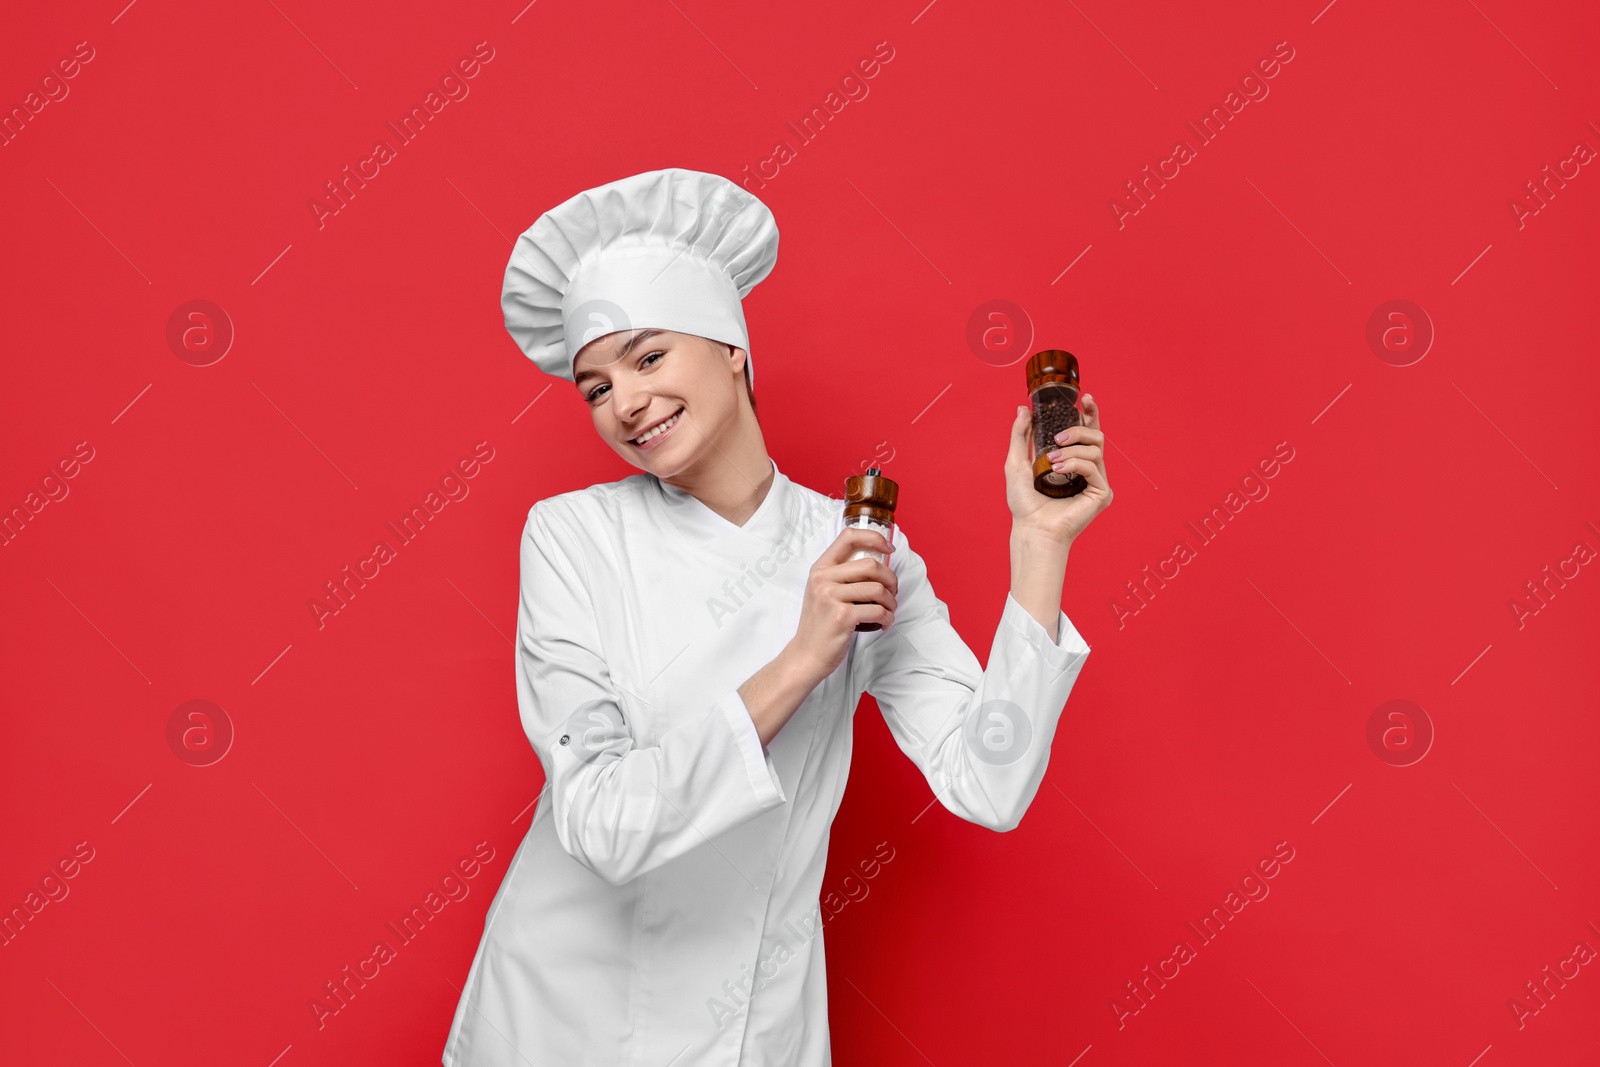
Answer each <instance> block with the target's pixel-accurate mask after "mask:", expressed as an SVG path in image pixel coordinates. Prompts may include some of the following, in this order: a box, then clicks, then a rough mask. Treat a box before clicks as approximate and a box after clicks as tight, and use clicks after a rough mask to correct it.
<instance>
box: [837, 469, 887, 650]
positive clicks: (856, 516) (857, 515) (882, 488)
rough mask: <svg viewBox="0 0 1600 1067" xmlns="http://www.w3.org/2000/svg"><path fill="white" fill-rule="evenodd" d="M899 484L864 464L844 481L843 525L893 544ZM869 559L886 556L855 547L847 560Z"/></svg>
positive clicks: (866, 626) (864, 626) (869, 625)
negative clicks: (868, 531) (870, 532)
mask: <svg viewBox="0 0 1600 1067" xmlns="http://www.w3.org/2000/svg"><path fill="white" fill-rule="evenodd" d="M899 496H900V486H899V485H898V484H896V483H895V481H894V479H892V478H886V477H884V475H883V472H882V471H880V470H878V468H877V467H868V468H867V472H866V473H865V474H861V475H857V476H856V477H853V478H846V479H845V480H844V500H845V504H844V524H845V527H846V528H849V527H852V526H858V527H865V528H867V529H872V530H876V531H878V533H880V534H882V535H883V537H884V540H886V541H888V542H889V543H890V544H893V543H894V505H895V501H896V500H898V499H899ZM869 557H870V558H872V559H875V560H877V561H878V562H879V563H887V562H889V561H888V559H887V558H886V557H885V556H884V554H883V553H882V552H874V551H872V550H871V549H869V548H863V549H858V550H857V551H856V553H855V554H854V555H852V556H851V557H850V558H851V559H867V558H869ZM881 629H883V627H882V626H880V625H879V624H877V623H875V622H863V623H860V624H858V625H857V626H856V631H857V632H860V631H863V630H881Z"/></svg>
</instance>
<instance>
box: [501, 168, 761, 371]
mask: <svg viewBox="0 0 1600 1067" xmlns="http://www.w3.org/2000/svg"><path fill="white" fill-rule="evenodd" d="M777 259H778V224H777V221H776V220H775V219H774V218H773V217H772V212H771V211H770V210H768V208H767V206H766V205H765V204H763V203H762V202H761V201H760V200H758V199H756V198H755V197H754V196H752V195H751V194H750V193H749V192H748V191H746V190H745V189H743V188H741V187H740V186H739V185H736V184H735V183H733V182H731V181H729V180H728V179H727V178H724V177H721V176H720V175H716V174H705V173H702V172H700V171H694V170H680V169H678V168H676V167H674V168H669V169H666V170H652V171H647V172H645V173H643V174H635V175H633V176H632V177H629V178H622V179H620V180H618V181H614V182H611V183H609V184H607V185H601V186H598V187H597V188H594V189H588V190H585V191H584V192H581V193H579V194H578V195H577V196H574V197H572V198H571V199H570V200H567V201H566V202H564V203H562V204H560V205H558V206H556V207H553V208H551V209H550V210H549V211H547V212H545V213H544V214H543V215H541V216H539V218H538V220H537V221H536V222H535V223H534V224H533V225H532V226H530V227H528V229H527V230H526V231H524V232H523V233H522V235H521V236H520V237H518V238H517V241H516V245H515V246H514V247H513V248H512V251H511V261H510V262H509V263H508V264H507V265H506V275H505V285H504V288H503V289H502V290H501V295H500V307H501V309H502V310H503V311H504V312H505V316H506V330H507V331H509V332H510V334H511V336H512V338H513V339H514V340H515V341H516V342H517V344H518V345H519V346H520V347H521V348H522V351H523V352H524V353H526V354H527V356H528V358H529V359H531V360H533V361H534V363H536V364H538V365H539V368H540V369H541V370H543V371H544V372H545V373H546V374H553V375H555V376H557V377H560V378H565V379H567V380H568V381H572V378H573V374H572V363H573V360H574V359H575V358H576V357H577V354H578V350H579V349H581V348H582V347H583V346H584V345H585V344H587V343H589V342H590V341H592V340H594V339H595V338H597V337H601V336H604V335H605V334H608V333H614V332H616V331H618V330H630V329H643V328H655V329H662V330H672V331H674V332H677V333H689V334H696V335H698V336H700V337H706V338H710V339H711V340H713V341H723V342H726V343H727V344H731V345H735V346H737V347H739V348H742V349H744V350H745V352H746V353H747V355H746V362H745V365H746V367H748V368H749V371H748V373H749V374H750V377H751V381H752V383H753V382H754V380H755V368H754V367H751V366H750V363H749V357H748V353H749V351H750V337H749V331H748V330H747V329H746V327H745V322H744V308H743V307H742V306H741V305H740V303H739V301H740V300H741V299H743V298H744V296H745V295H746V294H748V293H749V292H750V290H751V289H754V288H755V286H756V283H757V282H759V281H761V280H762V279H763V278H765V277H766V276H767V275H768V274H769V273H770V272H771V271H772V267H773V264H774V263H776V262H777Z"/></svg>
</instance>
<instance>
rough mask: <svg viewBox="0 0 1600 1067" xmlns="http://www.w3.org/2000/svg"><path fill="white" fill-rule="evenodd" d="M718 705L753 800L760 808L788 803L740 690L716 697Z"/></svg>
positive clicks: (776, 771)
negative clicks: (746, 777)
mask: <svg viewBox="0 0 1600 1067" xmlns="http://www.w3.org/2000/svg"><path fill="white" fill-rule="evenodd" d="M717 706H718V708H719V709H720V710H721V712H722V717H723V718H724V719H726V720H727V723H728V728H729V729H730V730H732V731H733V743H734V746H735V747H736V748H737V749H738V750H739V759H740V762H741V763H743V764H744V769H745V773H746V774H747V775H748V776H749V778H750V788H751V790H752V791H753V792H754V793H755V796H756V802H757V803H758V804H760V805H761V806H762V807H771V806H773V805H775V804H781V803H785V802H787V801H788V799H789V798H788V797H787V796H785V795H784V793H783V783H782V782H780V781H779V780H778V768H777V766H776V765H774V764H773V762H772V755H771V754H770V753H769V752H767V749H766V746H764V745H763V744H762V743H761V735H760V734H759V733H757V732H756V723H755V720H754V719H752V718H751V717H750V709H749V708H748V707H747V706H746V705H745V702H744V698H743V697H741V696H740V695H739V691H738V690H737V689H735V690H734V691H733V692H732V693H730V694H728V695H727V696H726V697H724V698H723V699H722V700H719V701H718V702H717Z"/></svg>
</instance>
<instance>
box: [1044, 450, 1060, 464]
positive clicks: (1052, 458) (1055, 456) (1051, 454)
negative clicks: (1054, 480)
mask: <svg viewBox="0 0 1600 1067" xmlns="http://www.w3.org/2000/svg"><path fill="white" fill-rule="evenodd" d="M1045 455H1047V456H1049V457H1050V462H1051V463H1054V462H1055V461H1056V460H1058V459H1060V458H1061V450H1060V449H1059V448H1057V449H1052V450H1051V451H1049V452H1046V453H1045Z"/></svg>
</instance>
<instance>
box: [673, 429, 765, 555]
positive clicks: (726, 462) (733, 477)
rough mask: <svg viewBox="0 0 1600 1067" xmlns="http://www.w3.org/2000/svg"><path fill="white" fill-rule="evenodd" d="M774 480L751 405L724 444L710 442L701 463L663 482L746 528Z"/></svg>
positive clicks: (726, 437) (706, 446) (763, 439)
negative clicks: (745, 525)
mask: <svg viewBox="0 0 1600 1067" xmlns="http://www.w3.org/2000/svg"><path fill="white" fill-rule="evenodd" d="M774 477H776V471H775V470H774V469H773V466H772V457H770V456H769V455H767V443H766V440H765V438H763V437H762V435H761V424H760V423H758V422H756V418H755V414H754V413H753V412H752V411H751V410H750V408H749V407H748V406H747V405H741V410H740V415H739V419H738V420H737V421H736V422H735V424H734V426H733V427H732V428H731V431H730V432H729V433H728V434H727V435H726V436H725V438H724V439H723V440H719V441H713V440H711V439H710V438H707V439H706V441H705V455H704V456H703V457H702V458H701V459H700V460H699V461H698V462H696V463H694V464H692V465H690V466H689V467H688V468H686V469H684V470H682V471H680V472H678V473H677V474H674V475H672V476H671V477H667V478H662V479H661V480H662V481H663V482H666V483H667V484H668V485H671V486H673V487H675V488H678V489H682V490H683V491H684V492H686V493H689V494H690V495H692V496H693V497H694V498H695V499H697V500H699V501H700V503H702V504H704V505H705V506H706V507H708V508H710V509H711V510H712V511H714V512H716V513H717V514H718V515H721V516H722V517H723V518H725V519H727V520H728V521H729V522H731V523H733V524H734V525H735V526H743V525H744V524H745V523H746V522H748V521H749V519H750V516H752V515H754V514H755V513H756V509H757V508H759V507H760V506H761V502H762V501H763V500H765V499H766V498H767V492H768V491H769V490H770V489H771V488H772V482H773V479H774Z"/></svg>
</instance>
